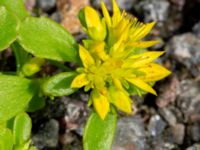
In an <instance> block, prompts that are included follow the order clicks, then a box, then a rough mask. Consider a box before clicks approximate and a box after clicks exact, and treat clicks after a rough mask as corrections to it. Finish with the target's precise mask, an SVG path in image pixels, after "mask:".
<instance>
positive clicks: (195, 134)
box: [188, 123, 200, 142]
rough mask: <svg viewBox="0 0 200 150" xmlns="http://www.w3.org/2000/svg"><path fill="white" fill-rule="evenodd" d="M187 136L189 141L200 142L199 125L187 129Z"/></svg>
mask: <svg viewBox="0 0 200 150" xmlns="http://www.w3.org/2000/svg"><path fill="white" fill-rule="evenodd" d="M188 130H189V131H188V135H189V136H191V139H192V140H193V141H195V142H199V141H200V124H199V123H195V124H193V125H190V126H189V127H188Z"/></svg>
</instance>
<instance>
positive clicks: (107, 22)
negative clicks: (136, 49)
mask: <svg viewBox="0 0 200 150" xmlns="http://www.w3.org/2000/svg"><path fill="white" fill-rule="evenodd" d="M101 9H102V12H103V16H104V18H105V21H106V24H107V25H108V26H109V27H110V26H111V18H110V15H109V13H108V10H107V8H106V6H105V4H104V3H103V2H101Z"/></svg>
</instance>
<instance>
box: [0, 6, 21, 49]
mask: <svg viewBox="0 0 200 150" xmlns="http://www.w3.org/2000/svg"><path fill="white" fill-rule="evenodd" d="M18 27H19V21H18V20H17V18H16V17H15V16H14V15H13V14H12V13H10V12H9V11H8V10H7V9H6V8H5V7H2V6H0V51H2V50H4V49H6V48H8V47H9V45H10V44H11V43H12V42H13V41H14V40H15V39H16V37H17V29H18Z"/></svg>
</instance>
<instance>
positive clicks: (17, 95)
mask: <svg viewBox="0 0 200 150" xmlns="http://www.w3.org/2000/svg"><path fill="white" fill-rule="evenodd" d="M0 85H1V88H0V122H4V121H6V120H9V119H11V118H12V117H14V116H15V115H16V114H17V113H19V112H21V111H23V110H24V108H25V107H26V105H27V104H28V102H29V101H30V100H31V98H32V97H33V95H34V94H35V85H34V84H33V82H32V81H31V80H28V79H25V78H22V77H18V76H11V75H0Z"/></svg>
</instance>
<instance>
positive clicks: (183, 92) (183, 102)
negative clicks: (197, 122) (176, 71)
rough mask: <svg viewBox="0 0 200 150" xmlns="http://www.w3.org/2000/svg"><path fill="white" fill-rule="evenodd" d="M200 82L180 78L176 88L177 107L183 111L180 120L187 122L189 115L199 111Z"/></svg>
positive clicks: (196, 113)
mask: <svg viewBox="0 0 200 150" xmlns="http://www.w3.org/2000/svg"><path fill="white" fill-rule="evenodd" d="M199 91H200V82H198V81H194V80H182V81H181V83H180V86H179V88H178V89H177V93H178V98H177V100H176V101H177V107H178V108H179V109H180V111H181V112H182V113H183V119H182V121H184V122H188V121H190V120H191V117H192V116H194V115H198V114H199V113H200V93H199Z"/></svg>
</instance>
